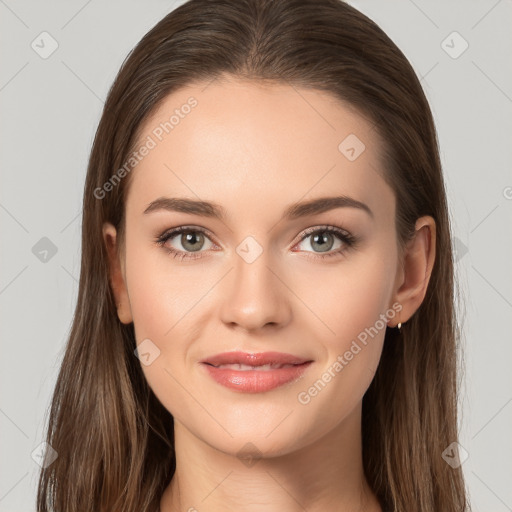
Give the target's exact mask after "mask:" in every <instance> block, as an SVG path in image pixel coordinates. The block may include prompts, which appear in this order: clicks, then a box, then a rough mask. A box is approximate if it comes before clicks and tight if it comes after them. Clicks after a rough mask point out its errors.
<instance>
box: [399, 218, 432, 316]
mask: <svg viewBox="0 0 512 512" xmlns="http://www.w3.org/2000/svg"><path fill="white" fill-rule="evenodd" d="M435 256H436V223H435V220H434V219H433V218H432V217H431V216H429V215H426V216H424V217H420V218H419V219H418V220H417V221H416V225H415V234H414V237H413V238H412V239H411V240H410V241H409V242H408V243H407V246H406V248H405V251H404V255H403V260H402V262H401V263H399V265H400V267H399V271H398V273H397V280H396V284H395V294H394V296H395V299H396V302H398V303H400V304H401V305H402V310H401V311H400V313H399V315H398V319H397V324H398V322H402V323H405V322H406V321H407V320H409V318H411V316H412V315H413V314H414V313H415V312H416V310H417V309H418V308H419V307H420V305H421V303H422V302H423V299H424V298H425V294H426V293H427V287H428V283H429V281H430V276H431V274H432V269H433V267H434V261H435Z"/></svg>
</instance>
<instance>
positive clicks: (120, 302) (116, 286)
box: [103, 222, 133, 324]
mask: <svg viewBox="0 0 512 512" xmlns="http://www.w3.org/2000/svg"><path fill="white" fill-rule="evenodd" d="M103 240H104V242H105V246H106V248H107V253H108V257H109V278H110V279H109V280H110V285H111V286H112V292H113V293H114V297H115V299H116V305H117V316H118V317H119V320H120V321H121V322H122V323H123V324H129V323H131V322H133V317H132V311H131V307H130V300H129V297H128V291H127V288H126V278H125V271H124V260H123V259H122V258H121V257H118V256H117V243H118V241H117V232H116V228H115V227H114V226H113V225H112V224H111V223H109V222H105V224H103Z"/></svg>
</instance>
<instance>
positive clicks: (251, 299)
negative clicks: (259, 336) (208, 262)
mask: <svg viewBox="0 0 512 512" xmlns="http://www.w3.org/2000/svg"><path fill="white" fill-rule="evenodd" d="M270 260H271V258H270V257H269V256H268V251H263V253H262V254H261V255H260V256H259V257H258V258H256V260H255V261H252V262H248V261H246V260H244V258H242V257H240V256H239V255H238V254H236V253H235V256H234V261H235V263H234V268H233V270H232V271H231V272H230V273H229V275H228V276H226V279H225V280H224V281H225V282H224V284H223V286H224V287H225V288H224V290H223V293H222V297H223V298H224V299H223V303H222V306H221V312H220V314H221V319H222V321H223V322H224V323H225V324H226V325H227V326H228V327H231V328H234V327H238V328H240V329H242V330H245V331H252V332H253V331H258V330H260V329H263V328H265V329H267V328H269V326H273V327H274V329H281V328H283V327H284V326H285V325H287V324H288V323H289V321H290V319H291V307H290V306H291V305H290V294H291V291H290V290H289V289H288V288H287V286H286V284H285V279H284V278H283V276H281V275H280V273H279V271H278V270H277V269H276V268H275V265H272V262H271V261H270Z"/></svg>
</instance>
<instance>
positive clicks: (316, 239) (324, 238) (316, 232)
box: [300, 226, 357, 259]
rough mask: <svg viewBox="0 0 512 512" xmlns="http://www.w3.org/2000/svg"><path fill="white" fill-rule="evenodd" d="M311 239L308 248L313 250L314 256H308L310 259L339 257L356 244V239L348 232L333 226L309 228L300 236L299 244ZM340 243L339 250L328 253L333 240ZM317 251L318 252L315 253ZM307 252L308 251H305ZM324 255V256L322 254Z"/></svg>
mask: <svg viewBox="0 0 512 512" xmlns="http://www.w3.org/2000/svg"><path fill="white" fill-rule="evenodd" d="M308 238H311V240H310V241H309V246H310V247H311V248H313V250H314V251H313V252H315V253H316V254H315V256H308V257H312V258H315V259H316V258H329V257H331V256H339V255H341V254H342V253H344V252H345V251H347V250H348V249H350V248H353V247H354V246H355V244H356V241H357V239H356V237H355V236H353V235H351V234H350V233H349V232H348V231H345V230H343V229H341V228H338V227H335V226H319V227H314V228H309V229H307V230H306V231H305V233H304V235H303V236H302V238H301V240H300V243H302V242H303V241H304V240H306V239H308ZM336 238H337V239H338V241H340V242H341V249H338V250H336V251H333V252H330V251H331V250H332V246H333V245H334V243H335V241H336V240H335V239H336ZM317 251H319V252H317ZM307 252H309V251H307ZM322 253H325V254H322Z"/></svg>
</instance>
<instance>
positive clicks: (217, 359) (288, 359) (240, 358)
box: [201, 352, 311, 366]
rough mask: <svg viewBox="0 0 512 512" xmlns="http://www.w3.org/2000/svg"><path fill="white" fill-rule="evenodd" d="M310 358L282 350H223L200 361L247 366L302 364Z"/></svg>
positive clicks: (217, 364) (215, 364) (212, 363)
mask: <svg viewBox="0 0 512 512" xmlns="http://www.w3.org/2000/svg"><path fill="white" fill-rule="evenodd" d="M310 361H311V359H304V358H303V357H298V356H294V355H292V354H285V353H282V352H259V353H256V354H255V353H252V354H250V353H248V352H223V353H222V354H216V355H214V356H211V357H208V358H207V359H204V360H202V361H201V362H202V363H208V364H211V365H213V366H219V365H221V364H245V365H249V366H262V365H264V364H303V363H308V362H310Z"/></svg>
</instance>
